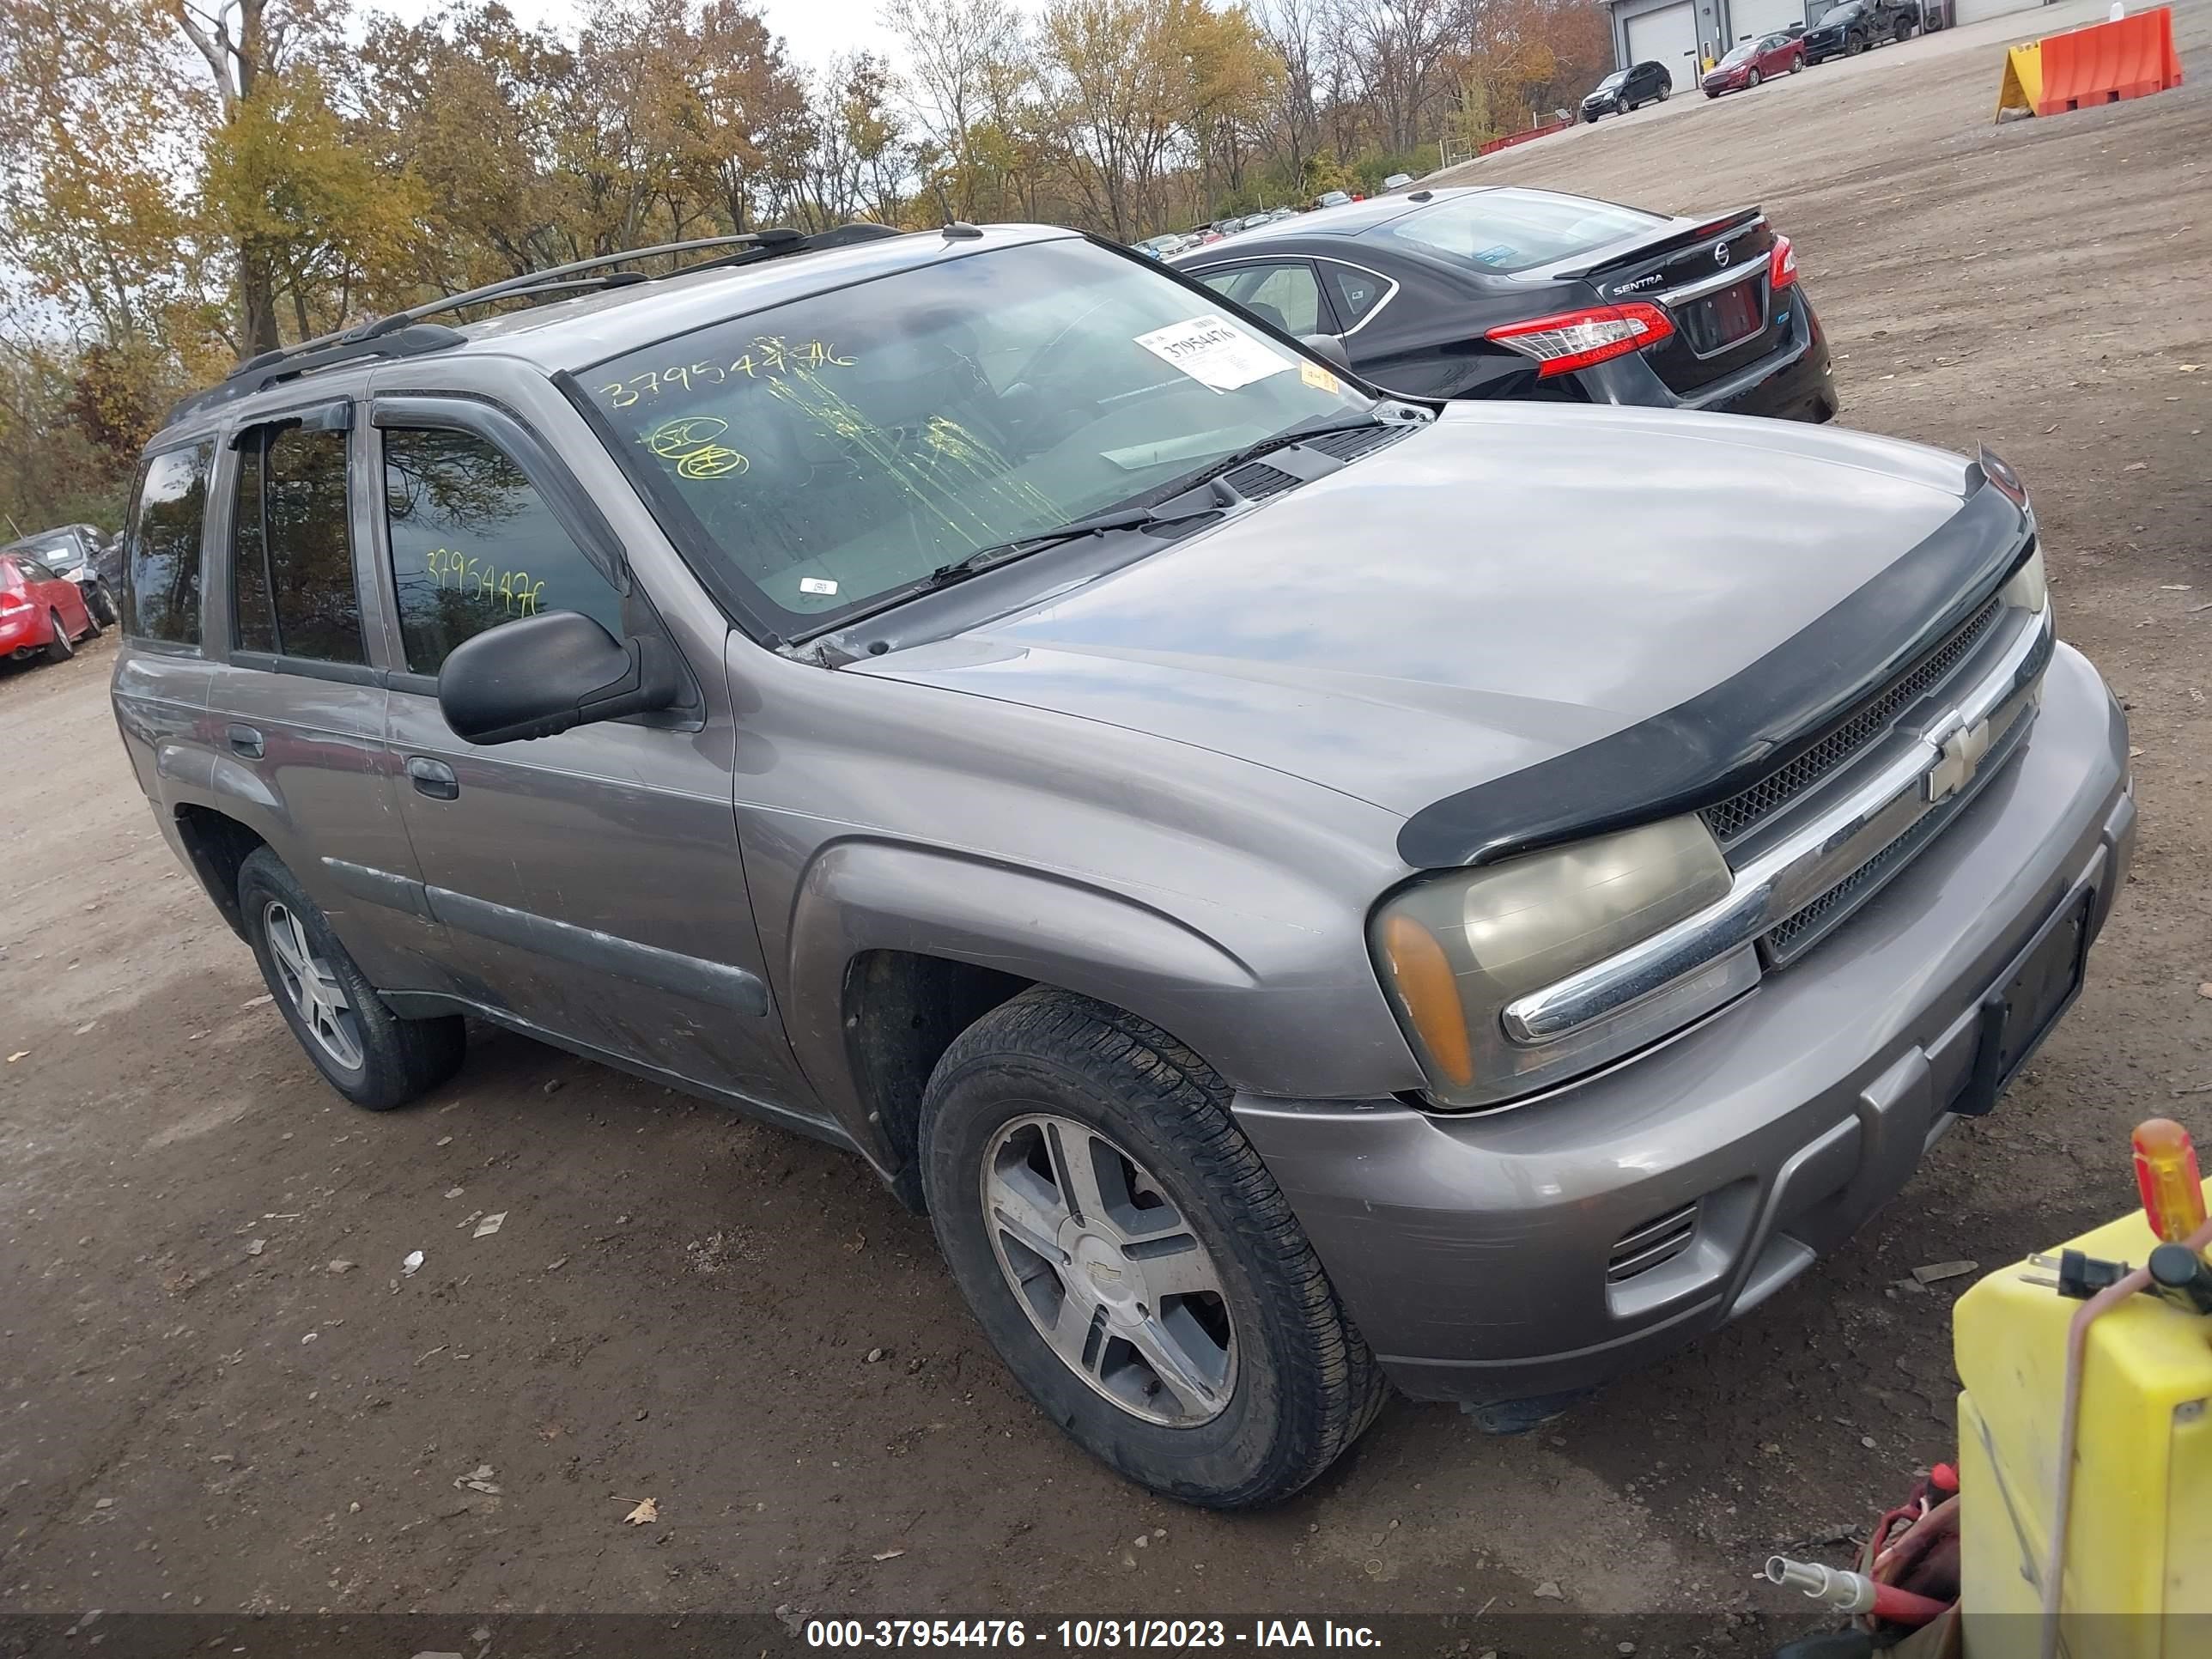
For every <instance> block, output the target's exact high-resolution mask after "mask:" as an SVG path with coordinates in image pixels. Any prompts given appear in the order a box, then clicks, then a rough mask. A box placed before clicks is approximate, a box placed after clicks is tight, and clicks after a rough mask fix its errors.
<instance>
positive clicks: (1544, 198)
mask: <svg viewBox="0 0 2212 1659" xmlns="http://www.w3.org/2000/svg"><path fill="white" fill-rule="evenodd" d="M1666 222H1667V221H1666V220H1665V219H1664V218H1663V217H1662V216H1660V215H1658V214H1656V213H1646V212H1644V210H1641V209H1640V208H1629V207H1621V206H1619V205H1617V204H1614V203H1612V202H1593V201H1591V200H1589V198H1588V197H1581V196H1560V195H1556V194H1554V193H1553V192H1552V191H1547V190H1486V191H1480V192H1478V193H1476V194H1474V195H1471V196H1455V197H1449V199H1447V200H1445V201H1442V202H1438V203H1437V204H1434V205H1433V206H1431V207H1426V208H1423V209H1422V210H1420V211H1419V212H1418V213H1409V214H1407V215H1406V216H1404V217H1403V218H1399V219H1393V220H1390V221H1389V222H1388V223H1386V224H1382V225H1377V226H1376V228H1375V229H1374V231H1373V233H1372V234H1374V235H1376V236H1378V237H1387V238H1389V240H1393V241H1399V242H1405V243H1408V244H1410V245H1411V246H1414V247H1418V248H1422V249H1425V250H1426V251H1427V252H1431V253H1443V254H1448V255H1449V256H1450V257H1452V258H1456V259H1462V260H1465V261H1467V262H1468V264H1473V265H1474V266H1475V267H1476V268H1477V269H1478V270H1486V271H1491V272H1493V273H1495V274H1497V275H1498V276H1511V275H1512V274H1513V273H1514V272H1516V271H1519V270H1534V268H1535V267H1536V266H1538V265H1547V264H1551V263H1552V262H1553V260H1555V259H1567V258H1573V257H1574V256H1575V255H1576V254H1577V253H1587V252H1589V251H1590V250H1591V249H1593V248H1600V247H1603V246H1606V244H1607V243H1608V242H1618V241H1620V240H1622V239H1623V238H1625V237H1629V236H1634V235H1637V234H1641V233H1644V232H1648V231H1652V230H1656V229H1657V228H1660V227H1661V226H1662V225H1664V224H1665V223H1666Z"/></svg>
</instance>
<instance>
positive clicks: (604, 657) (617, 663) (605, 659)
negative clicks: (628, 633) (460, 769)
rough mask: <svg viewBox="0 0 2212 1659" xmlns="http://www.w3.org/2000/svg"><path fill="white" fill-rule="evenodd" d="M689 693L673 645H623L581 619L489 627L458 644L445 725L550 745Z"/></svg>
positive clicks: (447, 683) (568, 614)
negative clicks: (573, 731) (558, 736)
mask: <svg viewBox="0 0 2212 1659" xmlns="http://www.w3.org/2000/svg"><path fill="white" fill-rule="evenodd" d="M683 692H684V681H683V676H682V674H681V673H680V672H679V671H678V668H677V664H676V655H675V651H674V649H673V648H672V647H671V646H670V645H669V644H668V642H667V641H665V640H662V639H659V638H657V637H651V638H640V639H630V640H626V641H617V640H616V639H615V636H614V635H611V634H610V633H608V632H607V630H606V629H604V628H602V627H600V626H599V623H595V622H593V621H592V619H591V618H590V617H586V616H584V615H582V614H581V613H580V612H578V611H546V612H544V614H543V615H540V616H536V617H523V618H522V619H521V620H520V621H519V622H511V623H503V624H501V626H500V627H497V628H493V629H486V630H485V631H484V632H483V633H481V634H479V635H477V636H476V637H475V638H474V639H472V640H468V641H464V642H463V643H462V644H460V645H459V646H457V647H455V648H454V650H453V653H452V654H451V655H450V656H448V657H447V659H446V662H445V666H444V667H442V668H441V669H440V670H439V671H438V707H439V708H441V710H443V711H444V713H445V716H446V724H447V725H448V726H452V727H453V730H454V731H455V732H459V734H460V735H461V736H462V737H464V738H467V739H468V740H469V741H470V742H471V743H513V742H516V741H517V740H519V739H520V738H550V737H551V736H552V735H553V734H554V733H555V732H566V731H568V729H569V728H570V727H571V726H585V725H588V724H590V723H591V722H592V721H594V720H620V719H621V718H622V717H623V715H625V714H648V713H651V712H652V711H653V710H654V709H659V708H672V707H673V706H674V705H675V704H676V702H678V700H679V699H680V698H681V697H682V696H683Z"/></svg>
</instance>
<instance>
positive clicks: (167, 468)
mask: <svg viewBox="0 0 2212 1659" xmlns="http://www.w3.org/2000/svg"><path fill="white" fill-rule="evenodd" d="M214 459H215V443H214V441H213V440H211V439H210V440H209V441H204V442H201V443H197V444H193V445H191V446H189V447H185V448H182V449H168V450H164V451H162V452H161V453H160V454H158V455H149V456H148V457H147V458H146V462H145V465H143V466H142V467H141V468H140V469H139V472H138V487H137V490H136V491H135V492H134V495H133V498H132V505H131V528H130V532H129V535H128V538H127V540H126V542H125V547H124V557H123V631H124V632H125V633H126V634H129V635H133V636H135V637H137V638H139V639H145V640H162V641H167V642H168V643H169V644H172V645H191V646H197V644H198V643H199V642H200V532H201V528H202V526H203V525H204V522H205V520H206V518H207V490H208V470H209V468H210V465H212V464H213V462H214Z"/></svg>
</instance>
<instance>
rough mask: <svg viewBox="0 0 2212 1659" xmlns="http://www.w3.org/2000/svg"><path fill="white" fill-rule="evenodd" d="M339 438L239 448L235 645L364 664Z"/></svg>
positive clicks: (314, 436)
mask: <svg viewBox="0 0 2212 1659" xmlns="http://www.w3.org/2000/svg"><path fill="white" fill-rule="evenodd" d="M347 441H348V435H347V434H346V433H344V432H343V431H325V430H315V431H308V430H304V429H302V428H298V427H284V426H277V427H263V428H258V430H256V431H253V432H250V433H248V434H247V435H246V437H245V439H244V440H243V441H241V442H240V445H239V456H238V460H239V466H238V513H237V516H236V518H235V520H234V533H233V536H232V540H231V573H232V574H231V586H232V592H233V593H234V596H235V604H236V608H237V625H238V635H237V642H238V644H239V646H240V648H241V649H244V650H248V651H274V652H276V653H279V654H281V655H283V656H287V657H306V658H311V659H313V660H315V661H317V662H342V663H366V662H367V661H368V649H367V647H366V646H365V645H364V643H363V641H362V631H361V589H360V586H359V585H358V584H357V583H356V581H355V580H354V569H353V535H352V532H351V530H350V529H349V524H348V518H347V512H346V444H347Z"/></svg>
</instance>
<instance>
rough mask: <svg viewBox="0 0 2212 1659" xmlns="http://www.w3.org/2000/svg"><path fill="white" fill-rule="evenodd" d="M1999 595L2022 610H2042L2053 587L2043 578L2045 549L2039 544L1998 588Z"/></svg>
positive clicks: (2008, 603) (2007, 602) (2048, 600)
mask: <svg viewBox="0 0 2212 1659" xmlns="http://www.w3.org/2000/svg"><path fill="white" fill-rule="evenodd" d="M1997 597H1998V598H1999V599H2002V600H2003V601H2004V602H2005V603H2006V604H2007V605H2017V606H2018V607H2019V608H2020V609H2021V610H2022V611H2040V610H2042V609H2043V607H2044V606H2045V605H2047V604H2048V603H2049V602H2050V599H2051V589H2050V587H2049V586H2048V585H2047V584H2046V583H2045V581H2044V580H2043V549H2042V547H2041V546H2040V545H2039V546H2038V547H2037V548H2036V550H2034V551H2033V553H2030V554H2029V555H2028V556H2027V563H2026V564H2024V565H2022V566H2021V568H2019V569H2017V570H2015V571H2014V572H2013V573H2012V574H2011V576H2009V577H2008V578H2007V580H2006V581H2005V585H2004V586H2002V587H2001V588H1999V589H1998V590H1997Z"/></svg>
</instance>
